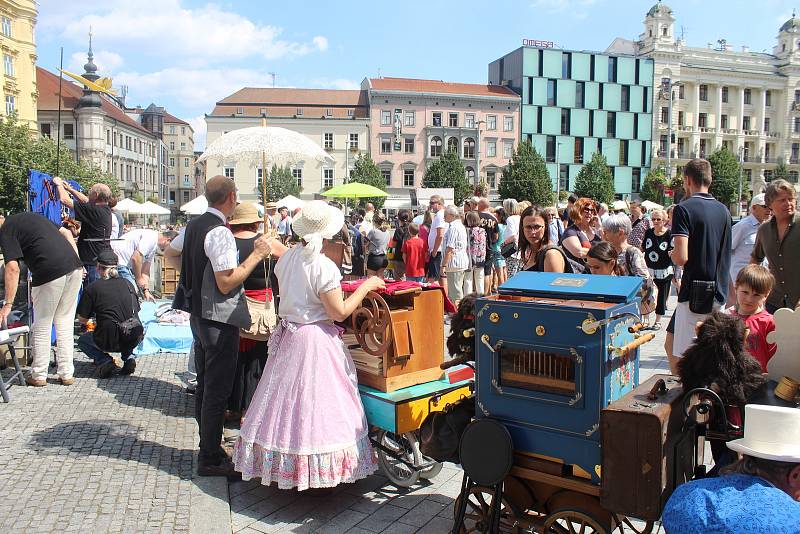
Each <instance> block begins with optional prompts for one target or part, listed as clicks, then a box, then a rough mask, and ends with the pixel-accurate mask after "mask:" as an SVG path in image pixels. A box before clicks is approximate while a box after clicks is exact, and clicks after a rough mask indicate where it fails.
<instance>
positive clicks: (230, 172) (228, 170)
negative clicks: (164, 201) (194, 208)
mask: <svg viewBox="0 0 800 534" xmlns="http://www.w3.org/2000/svg"><path fill="white" fill-rule="evenodd" d="M170 165H172V163H170ZM259 170H261V169H259ZM222 174H223V175H224V176H225V177H226V178H234V177H235V174H236V170H235V169H234V167H225V170H224V171H223V173H222Z"/></svg>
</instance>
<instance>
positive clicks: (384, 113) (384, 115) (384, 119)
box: [381, 109, 435, 126]
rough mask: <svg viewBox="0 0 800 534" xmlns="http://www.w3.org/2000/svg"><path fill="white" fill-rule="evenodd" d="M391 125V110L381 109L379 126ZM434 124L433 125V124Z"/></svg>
mask: <svg viewBox="0 0 800 534" xmlns="http://www.w3.org/2000/svg"><path fill="white" fill-rule="evenodd" d="M391 125H392V112H391V111H389V110H388V109H382V110H381V126H391ZM434 126H435V125H434Z"/></svg>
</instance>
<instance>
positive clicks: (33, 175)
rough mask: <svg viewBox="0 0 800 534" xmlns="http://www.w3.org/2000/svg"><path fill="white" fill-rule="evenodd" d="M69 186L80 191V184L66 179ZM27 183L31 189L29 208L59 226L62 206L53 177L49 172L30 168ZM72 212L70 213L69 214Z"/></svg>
mask: <svg viewBox="0 0 800 534" xmlns="http://www.w3.org/2000/svg"><path fill="white" fill-rule="evenodd" d="M67 182H68V183H69V185H70V186H72V187H73V188H74V189H77V190H78V191H81V186H80V184H78V182H76V181H74V180H67ZM28 185H29V187H30V191H31V205H30V206H29V208H30V210H31V211H32V212H34V213H41V214H42V215H44V216H45V217H47V218H48V219H50V220H51V221H53V224H56V225H58V226H61V210H62V208H63V206H62V204H61V200H60V199H59V198H58V189H57V188H56V186H55V184H53V179H52V177H51V176H50V175H49V174H46V173H43V172H40V171H37V170H35V169H31V171H30V175H29V179H28ZM72 215H74V213H70V216H72Z"/></svg>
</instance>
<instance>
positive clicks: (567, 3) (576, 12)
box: [531, 0, 599, 19]
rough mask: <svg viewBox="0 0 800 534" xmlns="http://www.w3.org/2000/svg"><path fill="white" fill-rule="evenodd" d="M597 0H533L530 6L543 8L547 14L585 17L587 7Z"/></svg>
mask: <svg viewBox="0 0 800 534" xmlns="http://www.w3.org/2000/svg"><path fill="white" fill-rule="evenodd" d="M598 1H599V0H533V1H532V2H531V7H533V8H534V9H541V10H544V11H545V12H546V13H549V14H567V13H569V14H571V15H572V16H573V17H575V18H579V19H583V18H586V17H587V16H588V15H589V13H588V8H589V7H591V6H592V5H594V4H596V3H597V2H598Z"/></svg>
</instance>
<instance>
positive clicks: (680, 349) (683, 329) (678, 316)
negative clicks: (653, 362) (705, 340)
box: [672, 301, 722, 358]
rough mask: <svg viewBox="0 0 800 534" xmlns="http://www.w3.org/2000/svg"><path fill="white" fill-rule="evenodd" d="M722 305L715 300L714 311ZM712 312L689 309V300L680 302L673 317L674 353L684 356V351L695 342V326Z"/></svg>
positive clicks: (676, 355)
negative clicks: (698, 311)
mask: <svg viewBox="0 0 800 534" xmlns="http://www.w3.org/2000/svg"><path fill="white" fill-rule="evenodd" d="M721 306H722V305H721V304H720V303H719V302H716V301H715V302H714V311H717V310H719V309H720V307H721ZM709 315H711V314H710V313H694V312H692V311H691V310H690V309H689V301H686V302H679V303H678V306H677V307H676V308H675V312H674V313H673V314H672V317H673V318H674V320H675V324H674V325H673V330H674V332H673V333H672V334H673V342H672V355H673V356H675V357H676V358H682V357H683V353H684V352H685V351H686V349H688V348H689V346H690V345H691V344H692V343H693V342H694V339H695V338H696V337H697V333H696V331H695V327H696V326H697V323H698V322H702V321H705V320H706V317H708V316H709Z"/></svg>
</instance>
